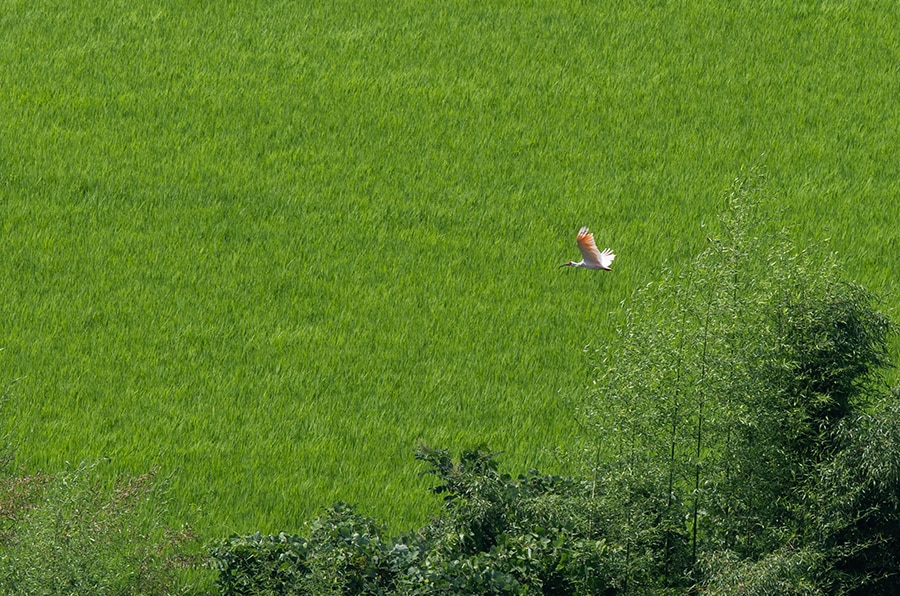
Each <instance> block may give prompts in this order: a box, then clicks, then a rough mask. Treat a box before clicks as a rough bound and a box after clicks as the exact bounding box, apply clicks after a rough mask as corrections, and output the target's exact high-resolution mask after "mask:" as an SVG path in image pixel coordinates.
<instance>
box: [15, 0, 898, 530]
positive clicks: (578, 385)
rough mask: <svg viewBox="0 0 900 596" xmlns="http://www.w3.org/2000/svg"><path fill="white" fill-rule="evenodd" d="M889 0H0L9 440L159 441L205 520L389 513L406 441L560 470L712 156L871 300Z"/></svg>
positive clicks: (137, 444)
mask: <svg viewBox="0 0 900 596" xmlns="http://www.w3.org/2000/svg"><path fill="white" fill-rule="evenodd" d="M898 10H900V9H898V7H897V5H896V3H895V2H887V1H885V2H873V3H870V4H867V5H865V6H861V5H851V4H842V3H840V2H828V1H826V2H822V1H816V2H803V1H796V2H788V3H782V2H777V3H776V2H738V3H711V2H695V3H691V5H690V6H688V7H684V6H679V5H676V4H670V5H667V4H666V3H661V2H646V1H643V0H642V1H635V2H624V3H616V4H615V5H612V4H610V3H600V2H580V1H565V0H563V1H559V2H557V1H554V2H545V3H522V2H490V1H489V2H472V3H466V2H452V1H451V2H441V3H423V2H418V1H416V2H412V1H399V2H382V1H380V0H379V1H368V0H362V1H356V0H354V1H352V2H328V3H302V2H301V3H297V2H278V1H271V2H265V1H252V0H251V1H247V2H213V3H206V4H202V3H197V2H179V1H173V2H166V3H162V4H160V3H150V2H144V1H140V0H138V1H134V0H132V1H128V2H125V1H120V0H113V1H111V2H102V3H97V2H87V1H84V0H76V1H74V2H73V1H68V0H66V1H62V0H60V1H53V0H38V1H25V0H0V225H2V232H3V238H4V245H3V258H2V259H0V321H2V331H0V347H2V348H3V351H2V352H0V371H2V372H0V379H3V380H4V381H7V380H11V379H17V378H21V379H22V380H21V381H20V382H18V383H16V384H15V385H14V386H13V388H12V389H11V391H10V394H9V400H8V402H7V403H6V404H4V409H3V415H4V425H5V428H4V429H3V431H4V433H6V434H8V436H9V441H10V443H11V444H13V445H15V447H16V448H17V450H16V457H17V462H18V463H21V464H22V465H24V466H25V467H26V470H27V472H28V473H36V472H37V471H39V470H43V471H44V472H46V473H48V474H52V473H56V472H58V471H60V470H63V469H65V468H66V462H71V463H72V465H74V466H77V465H78V463H79V462H82V461H95V460H97V459H98V458H102V457H108V458H109V459H110V464H109V466H107V467H104V469H105V470H112V472H110V474H111V475H113V476H115V475H119V474H122V475H125V476H139V475H141V474H143V473H145V472H146V471H147V470H150V469H154V468H157V467H158V468H159V469H160V470H161V471H162V474H163V475H165V476H168V475H169V474H172V475H173V478H174V479H173V483H172V499H173V502H172V506H171V507H170V510H169V511H170V517H171V520H172V523H173V525H175V526H178V525H180V523H181V522H183V521H190V522H191V523H192V524H193V525H194V527H195V528H196V530H197V532H198V533H199V534H201V535H202V536H203V537H204V538H208V539H212V538H214V537H219V536H224V535H227V534H229V533H231V532H239V533H247V532H253V531H255V530H261V531H263V532H276V531H279V530H282V529H289V528H299V527H300V525H301V523H302V521H303V520H305V519H307V518H309V517H311V516H313V515H315V512H317V511H321V509H322V508H323V507H325V506H328V505H330V504H331V503H333V502H334V501H337V500H344V501H349V502H353V503H360V504H365V507H366V513H367V514H370V515H374V516H376V517H378V518H379V519H385V520H386V521H387V522H388V523H389V526H390V527H391V528H392V529H393V530H394V531H399V530H400V529H404V528H410V527H417V526H420V525H422V524H424V523H426V521H427V520H428V518H429V516H430V515H431V514H433V513H434V512H435V511H437V509H438V504H439V502H438V501H437V500H435V499H429V498H423V494H426V493H425V488H426V486H427V485H426V484H425V483H423V481H422V480H420V479H419V478H418V476H417V473H418V472H419V471H421V465H422V464H421V462H416V461H414V460H413V459H412V458H411V457H410V452H411V450H412V448H413V446H414V445H416V444H417V442H418V441H419V440H423V441H424V442H426V443H427V444H431V445H439V446H443V447H447V448H448V449H449V450H450V451H452V452H454V453H459V452H460V451H461V450H462V449H463V448H466V447H471V446H472V445H475V444H479V443H481V442H482V441H484V442H486V444H488V445H490V446H491V448H492V449H496V450H498V451H502V452H503V453H504V456H503V457H504V460H503V461H504V463H505V465H508V466H509V467H510V469H511V470H513V471H514V473H518V472H520V471H525V470H527V469H528V468H529V467H536V468H539V469H542V470H548V469H558V468H559V472H560V473H565V474H573V475H574V474H575V473H576V472H578V470H576V469H574V468H573V469H569V470H565V469H562V468H564V467H565V466H566V465H567V463H566V461H563V462H558V461H556V457H555V455H554V451H555V448H558V447H571V446H572V445H573V442H574V441H576V439H575V438H574V437H575V436H576V433H577V429H576V428H575V427H574V422H573V417H572V411H573V409H574V404H576V403H577V402H578V400H579V399H580V397H581V396H582V394H583V393H584V389H583V387H584V385H585V384H586V383H587V382H588V381H589V379H590V370H589V368H588V365H587V363H586V360H585V358H584V357H583V356H582V354H581V350H582V348H583V347H584V346H586V345H590V346H603V345H609V344H612V343H614V340H615V336H614V333H613V329H614V328H615V325H613V324H611V323H610V322H609V321H610V315H609V313H610V312H613V311H618V310H619V309H620V307H619V305H620V303H621V301H622V300H624V299H626V298H628V297H629V296H631V294H632V292H633V291H634V289H635V288H638V287H643V286H644V285H645V284H646V283H647V282H649V281H651V280H654V279H656V278H657V277H658V272H659V271H660V269H661V268H662V267H663V265H664V263H665V262H666V261H667V260H669V261H670V262H678V261H679V260H682V259H685V258H686V257H688V256H689V255H693V254H696V253H697V252H699V250H701V249H702V248H703V243H704V242H705V240H704V236H705V235H706V232H705V231H704V230H703V229H702V226H703V224H704V222H709V221H711V220H712V219H713V217H714V215H713V214H714V213H715V212H716V210H717V206H718V204H719V203H720V202H721V197H722V193H723V189H726V188H727V187H728V184H729V182H730V179H731V178H732V177H733V176H734V175H735V174H736V173H738V172H739V171H740V170H741V167H742V166H743V165H745V164H748V163H754V162H757V161H759V160H761V161H763V162H764V163H765V164H766V165H767V168H768V171H769V173H770V179H771V180H772V181H773V182H772V185H773V187H772V188H771V192H772V194H774V195H776V196H778V197H781V198H782V202H783V206H784V214H783V218H782V219H781V220H780V221H781V222H782V223H784V224H787V225H791V224H796V227H795V228H793V229H792V232H791V234H792V235H793V236H794V239H795V240H797V241H798V244H799V245H801V246H809V245H811V244H812V243H813V241H820V240H823V239H824V238H826V237H830V238H831V244H830V246H831V248H832V249H833V250H835V251H837V252H838V253H839V254H840V259H841V264H842V267H844V268H845V269H847V270H848V271H849V276H850V277H851V278H852V279H854V280H856V281H858V282H859V283H861V284H863V285H865V286H866V287H868V288H872V289H873V290H875V291H879V292H880V291H887V293H888V300H890V301H891V302H889V306H891V305H896V304H897V302H896V299H895V298H891V296H890V291H892V290H896V285H895V284H896V282H895V280H896V279H897V276H898V274H900V270H898V267H900V260H898V259H896V258H895V255H897V254H900V244H898V232H897V230H900V202H898V201H897V200H896V198H897V194H898V187H900V182H898V181H900V160H898V159H897V158H896V152H895V149H896V147H897V146H898V142H897V134H898V132H897V131H900V110H898V102H897V99H896V98H897V97H900V83H898V81H900V76H898V70H897V68H898V66H897V65H898V64H900V55H898V52H900V40H898V35H900V33H898V32H900V14H898ZM761 156H763V157H761ZM581 225H590V226H591V227H592V229H593V230H594V231H595V232H596V234H597V237H598V240H599V241H600V242H601V244H604V245H605V244H609V245H610V246H612V247H613V248H614V249H615V250H616V252H617V253H618V254H619V258H618V259H617V261H616V271H615V272H613V274H611V275H605V276H598V275H587V274H584V273H586V272H583V271H571V272H569V271H565V272H559V271H556V270H555V266H556V265H558V264H559V263H560V262H562V261H563V260H566V259H568V258H571V257H572V256H573V251H574V249H575V247H574V233H575V231H576V230H577V229H578V227H579V226H581ZM582 274H584V275H582ZM613 318H614V317H613ZM599 423H600V422H599V421H598V424H599ZM684 474H686V472H681V473H680V475H681V476H684Z"/></svg>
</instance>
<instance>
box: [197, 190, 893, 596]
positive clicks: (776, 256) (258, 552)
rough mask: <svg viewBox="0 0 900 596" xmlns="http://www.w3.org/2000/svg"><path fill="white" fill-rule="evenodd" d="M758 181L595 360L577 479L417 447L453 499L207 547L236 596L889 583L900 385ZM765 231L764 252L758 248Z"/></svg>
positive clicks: (879, 320)
mask: <svg viewBox="0 0 900 596" xmlns="http://www.w3.org/2000/svg"><path fill="white" fill-rule="evenodd" d="M754 183H755V181H753V180H749V181H739V182H738V183H737V184H736V187H735V189H734V191H733V193H732V194H731V195H730V196H729V204H730V209H729V212H728V216H727V217H726V221H725V222H724V223H725V225H724V229H723V230H722V231H721V232H720V233H717V234H715V235H713V236H712V237H711V239H710V244H709V248H708V249H707V250H706V251H704V253H702V254H701V255H700V256H699V257H698V258H697V259H696V260H695V261H694V262H693V263H692V265H691V266H690V267H688V268H686V270H685V271H683V272H678V273H674V272H673V273H671V274H669V275H668V276H666V277H664V278H663V279H662V280H660V282H659V283H656V284H654V285H653V287H652V288H648V290H647V291H645V292H644V293H642V294H641V295H639V296H638V297H637V299H636V300H635V301H634V303H633V304H632V305H630V306H629V309H628V313H627V315H628V316H627V317H626V320H625V323H624V324H623V325H622V327H621V328H620V333H619V334H618V341H617V342H616V343H615V345H614V347H613V348H612V349H611V350H610V351H609V353H608V354H607V355H606V357H604V358H602V359H601V360H600V361H599V363H598V369H597V371H598V375H597V382H596V384H595V386H596V392H595V393H594V395H593V396H592V398H591V399H590V400H588V402H587V408H586V411H585V418H586V421H587V425H588V428H589V430H588V432H587V435H588V437H589V439H590V440H589V443H590V447H589V448H588V449H586V451H585V457H584V458H583V460H584V464H585V465H584V470H585V471H586V474H585V475H584V478H583V479H581V480H572V479H566V478H559V477H551V476H542V475H540V474H538V473H535V472H532V473H530V474H528V475H523V476H520V477H519V478H517V479H513V478H511V477H510V476H508V475H503V474H500V473H499V472H498V469H497V462H496V460H495V459H494V458H493V456H492V455H491V454H490V453H487V452H485V451H482V450H477V451H466V452H463V454H462V456H461V458H460V460H459V462H458V463H455V462H453V461H452V460H451V458H450V457H449V455H448V454H447V453H446V452H444V451H440V450H432V449H428V448H422V449H420V451H419V453H418V458H419V459H422V460H424V461H426V462H427V463H428V464H429V466H430V468H431V469H430V472H431V473H432V474H434V475H436V476H437V477H438V479H439V484H438V486H437V487H436V488H435V489H434V490H435V491H436V492H437V493H439V494H443V495H444V499H445V506H444V509H443V512H442V515H441V516H440V517H439V518H437V519H436V520H435V521H433V522H432V523H431V524H430V525H428V526H426V527H424V528H422V529H421V530H419V531H417V532H414V533H411V534H407V535H402V536H398V537H392V538H389V537H387V535H386V534H385V531H384V529H383V527H382V526H380V525H379V524H377V523H376V522H374V521H373V520H371V519H368V518H366V517H364V516H361V515H359V514H357V513H356V512H355V511H354V510H353V509H352V508H349V507H347V506H336V507H334V508H332V509H330V510H329V511H328V513H327V515H326V516H324V517H322V518H319V519H316V520H314V521H313V522H311V523H310V524H309V525H308V528H307V532H306V533H305V534H304V535H301V536H292V535H285V534H281V535H279V536H277V537H276V536H262V535H259V534H256V535H253V536H247V537H238V536H234V537H232V538H230V539H229V540H227V541H225V542H224V543H223V544H222V545H221V546H220V547H217V548H215V549H213V556H214V558H215V560H216V564H217V567H218V568H219V569H220V576H219V585H220V587H221V588H223V591H224V592H225V593H227V594H257V593H271V592H269V590H271V591H273V592H274V593H309V594H327V593H333V594H360V593H365V594H521V593H538V594H540V593H543V594H557V595H559V594H673V595H674V594H689V593H703V594H716V595H718V594H722V595H727V594H758V595H760V596H762V595H769V596H771V595H777V594H798V595H799V594H806V595H810V594H822V595H825V594H858V595H860V596H861V595H870V594H884V595H888V594H896V593H897V592H898V590H900V402H898V398H900V386H898V387H895V388H893V389H889V388H888V386H887V385H886V384H885V382H884V376H883V373H884V371H885V370H886V369H887V368H888V367H889V366H890V364H891V363H890V361H889V359H888V352H887V339H888V334H889V332H890V331H891V327H892V325H891V324H890V323H889V321H888V319H887V318H886V317H885V316H884V315H883V314H882V313H881V312H879V311H878V310H877V309H876V308H875V305H874V302H873V297H872V296H871V295H870V294H869V293H868V292H866V291H865V290H863V289H862V288H861V287H859V286H857V285H854V284H850V283H847V282H844V281H841V280H840V278H839V277H838V276H837V275H836V271H835V269H834V268H833V267H830V266H828V265H826V266H822V265H820V264H818V263H816V262H815V261H812V260H810V257H809V256H808V255H805V254H800V253H797V252H796V251H794V250H792V249H791V247H790V245H789V243H787V242H786V241H785V239H784V238H783V237H778V236H777V235H773V234H771V233H768V234H761V233H760V232H765V231H766V228H765V227H761V226H759V225H758V223H757V222H755V221H754V216H755V215H756V214H757V213H758V212H757V211H756V210H755V209H754V208H752V207H750V208H748V207H747V206H746V204H745V203H747V202H748V201H750V202H753V201H754V200H755V195H756V192H757V191H756V189H754V188H753V185H754ZM763 239H765V243H766V246H767V250H766V251H763V250H760V249H761V247H760V243H761V242H763Z"/></svg>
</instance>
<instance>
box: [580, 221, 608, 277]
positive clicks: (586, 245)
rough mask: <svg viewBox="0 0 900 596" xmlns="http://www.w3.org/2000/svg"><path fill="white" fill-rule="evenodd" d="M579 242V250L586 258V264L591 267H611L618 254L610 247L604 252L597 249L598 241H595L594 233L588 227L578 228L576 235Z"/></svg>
mask: <svg viewBox="0 0 900 596" xmlns="http://www.w3.org/2000/svg"><path fill="white" fill-rule="evenodd" d="M576 240H577V242H578V250H580V251H581V256H582V257H583V258H584V264H585V265H587V266H588V267H590V268H591V269H609V266H610V265H612V262H613V259H615V258H616V255H614V254H613V252H612V251H611V250H610V249H608V248H607V249H604V251H603V252H600V251H599V250H597V243H596V242H594V235H593V234H592V233H591V232H590V231H588V229H587V227H583V228H581V229H580V230H578V236H577V237H576Z"/></svg>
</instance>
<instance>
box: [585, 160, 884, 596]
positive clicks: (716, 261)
mask: <svg viewBox="0 0 900 596" xmlns="http://www.w3.org/2000/svg"><path fill="white" fill-rule="evenodd" d="M760 183H761V177H759V176H752V177H750V178H747V179H740V180H737V181H736V183H735V186H734V188H733V190H732V192H731V193H730V195H729V197H728V206H727V208H726V210H725V213H724V217H723V220H722V225H721V227H720V228H719V229H715V230H713V231H712V232H711V233H712V236H711V237H710V239H709V247H708V249H707V250H706V251H704V253H702V254H701V255H700V256H699V257H698V258H697V259H696V260H695V261H694V262H693V263H692V264H691V265H690V267H689V268H688V269H687V270H686V271H685V272H683V273H678V274H675V273H670V274H669V275H668V276H667V277H665V278H664V279H663V280H662V281H661V282H660V283H659V284H655V285H654V286H653V287H652V288H648V289H647V290H645V291H643V292H642V293H640V294H639V295H638V296H637V298H636V300H635V302H634V306H632V307H630V309H629V310H628V311H627V312H626V319H625V322H624V325H623V326H622V328H621V331H620V335H619V339H620V342H619V344H617V345H616V346H615V347H614V348H613V349H612V350H611V351H610V353H609V354H608V355H606V356H605V357H604V358H603V359H602V360H601V361H600V362H599V364H598V371H599V381H598V383H597V385H596V387H597V388H596V390H595V393H594V395H593V396H592V399H591V401H590V402H589V404H588V407H587V409H586V414H587V419H588V421H589V423H591V424H592V425H593V426H592V429H593V431H594V433H595V435H594V436H595V445H594V450H595V454H596V455H591V456H590V461H591V462H597V463H592V464H591V465H592V467H593V468H594V471H595V474H596V475H597V477H598V483H600V485H601V486H606V487H609V488H608V490H606V491H603V490H601V491H599V492H598V495H599V498H600V499H601V501H602V503H603V506H604V507H605V508H606V509H607V510H609V511H611V512H614V513H613V526H618V527H621V528H626V529H632V528H634V529H636V530H638V531H633V532H632V533H631V534H629V533H627V532H622V535H623V537H624V540H625V543H626V545H627V546H628V549H629V553H630V555H629V556H630V557H632V558H635V560H636V563H635V564H634V565H629V567H630V568H631V569H633V571H631V572H629V578H630V581H631V582H632V585H633V584H634V583H637V584H639V585H641V586H651V587H652V586H659V587H677V586H679V585H686V584H688V583H693V582H699V583H698V585H699V586H704V589H706V590H708V591H710V592H711V593H722V594H725V593H760V594H763V593H785V594H788V593H817V592H818V593H837V592H852V591H853V590H861V592H860V593H866V592H865V590H884V591H885V593H889V592H890V590H893V589H896V586H895V585H894V583H893V582H894V581H895V580H893V579H891V578H892V577H893V576H894V575H896V574H897V572H898V571H900V568H898V567H897V561H896V559H895V558H893V557H892V556H891V555H889V553H891V552H892V550H891V549H894V548H896V545H895V544H894V541H893V540H892V539H890V538H889V537H890V536H892V532H893V531H894V529H895V526H896V523H897V522H898V521H900V517H898V511H897V508H896V504H895V503H896V495H894V494H892V492H891V491H893V490H895V489H896V488H897V487H896V485H895V484H892V482H893V480H892V478H893V474H894V473H895V466H894V462H895V460H896V459H897V458H898V457H900V451H898V448H900V443H897V442H896V441H895V436H896V435H895V434H894V433H895V430H894V429H895V426H896V423H895V422H894V421H895V420H896V417H895V415H894V414H891V413H890V412H889V411H888V410H885V408H884V404H885V403H890V402H891V398H890V397H887V396H886V395H885V394H886V385H885V383H884V382H883V379H884V376H883V375H884V371H885V370H886V368H887V367H888V366H890V364H891V362H890V359H889V357H888V351H887V345H888V337H889V333H890V331H891V328H892V326H891V324H890V322H889V321H888V319H887V318H886V316H885V315H883V314H882V313H881V312H879V311H878V310H877V308H876V307H875V300H874V298H873V296H872V295H871V294H869V293H868V292H867V291H865V290H864V289H863V288H861V287H859V286H857V285H854V284H850V283H846V282H844V281H841V280H840V279H839V277H838V276H837V271H836V268H835V267H834V266H833V265H832V264H831V263H829V262H826V263H825V264H824V266H823V265H822V264H819V263H816V262H815V261H814V260H813V259H812V258H811V257H810V256H809V255H808V254H804V253H798V252H797V251H795V250H794V249H793V248H792V246H791V244H790V243H789V242H788V241H787V240H786V238H785V236H784V235H783V234H779V233H778V232H777V231H773V230H771V229H769V228H768V227H767V226H766V225H765V221H764V220H763V218H762V217H761V214H762V213H765V212H767V211H768V210H770V209H771V202H769V201H768V200H766V199H765V197H764V196H763V194H762V189H763V187H762V186H761V184H760ZM873 409H875V411H878V412H879V413H878V414H877V415H870V414H868V412H870V411H871V410H873ZM875 437H881V439H880V440H876V439H875ZM873 442H874V443H878V444H879V445H880V446H881V447H882V449H883V451H881V452H876V451H873V450H871V449H869V450H866V451H865V452H863V451H862V448H863V446H864V445H866V444H871V443H873ZM863 457H865V458H866V459H865V461H862V458H863ZM854 461H855V462H857V463H856V464H851V463H850V462H854ZM870 486H879V487H887V489H886V490H884V491H880V490H865V489H862V488H861V487H870ZM863 495H864V496H863ZM842 508H844V509H842ZM645 536H649V537H650V539H649V540H648V539H645V538H644V537H645ZM654 536H664V538H663V539H661V540H660V539H656V540H654V539H653V537H654ZM648 572H650V573H649V574H648ZM881 586H887V587H886V588H884V587H881Z"/></svg>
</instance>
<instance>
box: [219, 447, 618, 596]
mask: <svg viewBox="0 0 900 596" xmlns="http://www.w3.org/2000/svg"><path fill="white" fill-rule="evenodd" d="M417 457H418V458H420V459H422V460H424V461H426V462H428V463H429V465H430V466H431V468H430V470H429V473H430V474H434V475H436V476H437V477H438V478H439V481H440V484H438V485H437V486H436V487H435V488H434V489H433V490H434V491H435V492H438V493H440V494H442V495H444V498H445V508H444V511H443V515H442V516H441V517H440V518H438V519H436V520H435V521H434V522H433V523H432V524H430V525H428V526H426V527H424V528H421V529H420V530H419V531H417V532H414V533H412V534H408V535H402V536H397V537H393V538H390V539H386V538H385V537H384V535H383V528H381V527H379V526H377V525H376V524H375V523H374V521H373V520H371V519H369V518H366V517H363V516H360V515H359V514H357V513H356V512H355V511H354V509H353V508H352V507H349V506H347V505H336V506H334V507H332V508H330V509H328V511H327V515H325V516H324V517H320V518H317V519H315V520H313V521H312V522H309V523H308V524H307V532H306V534H305V535H304V536H287V535H284V534H280V535H278V536H261V535H259V534H254V535H252V536H247V537H240V536H232V537H231V538H229V539H228V540H226V541H224V542H223V543H222V544H220V545H219V546H217V547H215V548H214V549H213V550H212V556H213V558H214V560H215V562H216V567H217V569H219V579H218V584H219V586H220V588H221V589H222V591H223V592H224V593H225V594H268V593H273V594H274V593H278V594H282V593H283V594H294V593H295V594H330V593H333V594H422V595H425V594H447V595H450V594H498V595H499V594H526V593H544V594H587V593H595V594H599V593H604V592H605V591H606V590H607V589H611V588H613V587H614V586H615V582H616V581H617V570H616V566H615V563H616V561H615V558H614V557H611V556H610V554H609V553H608V552H607V542H606V539H605V537H604V536H603V531H602V526H601V525H600V524H599V522H600V521H601V520H599V519H594V518H593V516H592V515H590V514H589V513H588V512H590V511H592V509H591V506H590V500H589V498H588V492H587V491H588V485H587V484H585V483H579V482H575V481H573V480H571V479H565V478H559V477H552V476H541V475H539V474H537V473H531V474H529V475H527V476H520V477H519V478H517V479H513V478H511V477H510V476H508V475H506V474H500V473H499V471H498V469H497V462H496V459H495V458H494V455H492V454H491V453H488V452H486V451H482V450H472V451H466V452H464V453H463V454H462V455H461V457H460V460H459V462H453V461H452V460H451V458H450V457H449V454H448V453H447V452H446V451H442V450H432V449H429V448H425V447H423V448H421V449H420V450H419V452H418V453H417Z"/></svg>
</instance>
